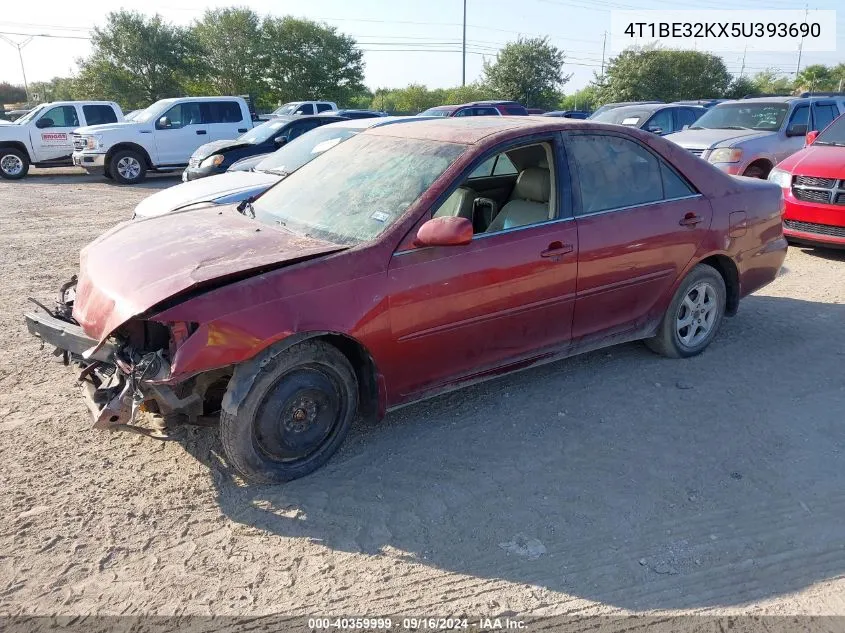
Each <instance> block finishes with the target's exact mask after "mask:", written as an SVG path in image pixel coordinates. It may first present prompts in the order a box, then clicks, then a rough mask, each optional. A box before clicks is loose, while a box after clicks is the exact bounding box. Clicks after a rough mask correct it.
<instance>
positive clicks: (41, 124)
mask: <svg viewBox="0 0 845 633" xmlns="http://www.w3.org/2000/svg"><path fill="white" fill-rule="evenodd" d="M54 125H56V123H55V121H53V119H51V118H50V117H46V116H45V117H42V118H40V119H38V120H37V121H36V122H35V127H37V128H39V129H44V128H45V127H53V126H54Z"/></svg>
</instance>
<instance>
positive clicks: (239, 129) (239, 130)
mask: <svg viewBox="0 0 845 633" xmlns="http://www.w3.org/2000/svg"><path fill="white" fill-rule="evenodd" d="M246 131H247V130H246V128H245V127H239V128H238V132H240V133H241V134H243V133H244V132H246Z"/></svg>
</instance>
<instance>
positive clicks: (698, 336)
mask: <svg viewBox="0 0 845 633" xmlns="http://www.w3.org/2000/svg"><path fill="white" fill-rule="evenodd" d="M781 207H782V199H781V192H780V190H779V188H778V187H776V186H774V185H772V184H771V183H768V182H766V181H760V180H753V181H752V180H747V179H738V178H733V177H731V176H728V175H726V174H723V173H722V172H720V171H719V170H718V169H716V168H715V167H712V166H710V165H707V164H706V163H704V162H702V161H701V160H699V159H698V158H696V157H695V156H694V155H692V154H691V153H689V152H687V151H686V150H684V149H682V148H679V147H678V146H677V145H675V144H674V143H672V142H671V141H668V140H665V139H663V138H660V137H658V136H655V135H652V134H649V133H647V132H642V131H640V130H636V129H628V128H622V127H619V126H610V125H605V124H601V123H594V122H592V121H577V120H567V119H556V118H543V119H541V118H539V117H538V118H529V117H522V118H518V117H513V118H508V117H498V118H493V117H489V118H476V119H450V120H440V121H431V120H421V121H415V122H410V123H406V124H404V125H389V126H384V127H377V128H371V129H370V130H367V131H365V132H362V133H361V134H359V135H358V136H356V137H354V138H352V139H350V140H348V141H346V142H345V143H342V144H340V145H338V146H337V147H335V148H333V149H332V150H330V151H328V152H326V153H324V154H322V155H321V156H319V157H318V158H316V159H315V160H313V161H312V162H310V163H308V164H307V165H305V166H303V167H301V168H300V169H298V170H297V171H295V172H294V173H292V174H290V175H289V176H288V177H287V178H285V179H284V180H282V181H281V182H280V183H279V184H277V185H275V186H274V187H273V188H271V189H269V190H268V191H267V192H266V193H264V194H263V195H262V196H261V197H259V198H258V199H257V200H254V201H245V202H243V203H241V204H240V205H239V206H238V207H235V206H231V207H222V208H221V207H220V206H208V207H198V208H197V207H195V208H191V209H189V210H186V211H183V212H180V213H172V214H168V215H165V216H160V217H155V218H149V219H144V220H140V221H138V220H136V221H134V222H127V223H123V224H120V225H118V226H116V227H115V228H113V229H112V230H110V231H109V232H107V233H106V234H104V235H103V236H101V237H100V238H98V239H97V240H95V241H94V242H92V243H91V244H89V245H88V246H87V247H86V248H85V249H84V250H83V251H82V255H81V272H80V275H79V280H78V282H77V281H76V280H75V279H74V280H71V282H69V283H68V284H65V286H63V288H62V290H61V296H60V300H59V302H58V305H57V307H56V309H55V311H53V312H52V313H50V314H47V313H43V314H42V313H31V314H28V315H27V316H26V321H27V323H28V327H29V329H30V331H31V332H32V333H33V334H35V335H37V336H39V337H41V339H43V340H44V341H45V342H48V343H51V344H53V345H55V346H56V347H57V348H58V349H59V350H62V351H64V354H65V358H66V359H68V360H72V361H73V362H74V363H75V364H79V366H80V374H79V379H80V381H81V382H82V383H83V384H84V393H85V399H86V402H87V403H88V406H89V408H90V410H91V412H92V414H93V417H94V420H95V427H97V428H111V429H122V430H134V431H137V432H142V433H147V434H150V433H151V432H150V431H149V429H148V428H146V427H140V426H138V425H137V424H136V423H135V420H136V418H137V414H138V413H139V412H140V411H142V410H143V411H145V412H148V413H152V414H154V417H155V416H163V417H164V418H165V419H167V420H170V419H172V418H173V417H174V416H175V417H182V418H184V419H186V420H187V421H197V420H201V419H203V418H205V417H208V416H213V415H215V414H216V413H217V412H220V424H221V437H222V443H223V447H224V449H225V451H226V453H227V455H228V459H229V462H230V463H231V465H232V466H234V468H235V469H237V470H238V471H239V472H240V473H242V474H243V475H244V476H245V477H246V478H248V479H250V480H252V481H258V482H279V481H286V480H289V479H293V478H296V477H300V476H302V475H305V474H307V473H309V472H311V471H313V470H314V469H315V468H317V467H318V466H320V465H322V464H323V463H324V462H325V461H326V460H327V459H328V458H329V457H330V456H331V454H332V453H334V451H335V450H337V448H338V446H339V445H340V443H341V442H342V441H343V438H344V436H345V435H346V433H347V431H348V429H349V427H350V425H351V424H352V421H353V419H354V418H355V417H356V415H360V416H362V417H363V418H366V419H373V420H375V419H379V418H381V417H382V416H383V415H384V414H385V412H386V411H387V410H389V409H391V408H393V407H397V406H399V405H403V404H406V403H408V402H411V401H414V400H418V399H421V398H425V397H428V396H432V395H435V394H438V393H441V392H443V391H446V390H450V389H454V388H456V387H459V386H462V385H466V384H469V383H473V382H477V381H479V380H483V379H486V378H490V377H493V376H497V375H500V374H503V373H506V372H510V371H514V370H518V369H523V368H526V367H530V366H533V365H537V364H538V363H544V362H549V361H553V360H556V359H560V358H563V357H566V356H571V355H573V354H578V353H581V352H586V351H589V350H594V349H597V348H600V347H604V346H608V345H614V344H617V343H622V342H625V341H633V340H636V339H645V340H646V342H647V343H648V345H649V346H650V347H651V348H652V349H653V350H655V351H657V352H660V353H662V354H665V355H666V356H670V357H674V358H678V357H687V356H694V355H696V354H698V353H700V352H701V351H702V350H704V348H705V347H707V345H708V344H709V343H710V341H712V340H713V337H714V336H715V335H716V331H717V329H718V328H719V324H720V322H721V320H722V317H723V316H724V315H726V314H727V315H731V314H734V313H735V312H736V310H737V308H738V306H739V300H740V299H741V298H742V297H744V296H745V295H747V294H748V293H750V292H753V291H755V290H757V289H758V288H760V287H762V286H764V285H766V284H767V283H769V282H771V281H772V280H773V279H775V276H776V275H777V272H778V270H779V268H780V266H781V264H782V262H783V260H784V257H785V255H786V241H785V240H784V238H783V234H782V231H781V212H782V208H781ZM145 419H149V418H148V417H147V416H145ZM203 421H204V420H203Z"/></svg>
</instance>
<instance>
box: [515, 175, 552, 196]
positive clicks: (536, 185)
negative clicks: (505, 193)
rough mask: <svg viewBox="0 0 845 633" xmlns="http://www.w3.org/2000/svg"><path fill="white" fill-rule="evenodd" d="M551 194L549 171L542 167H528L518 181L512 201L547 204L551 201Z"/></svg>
mask: <svg viewBox="0 0 845 633" xmlns="http://www.w3.org/2000/svg"><path fill="white" fill-rule="evenodd" d="M550 194H551V185H550V183H549V170H548V169H543V168H542V167H528V168H527V169H523V170H522V171H521V172H520V174H519V177H518V178H517V179H516V186H515V187H514V189H513V194H512V195H511V199H514V198H518V199H520V200H530V201H532V202H544V203H545V202H548V201H549V196H550Z"/></svg>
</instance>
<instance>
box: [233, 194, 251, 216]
mask: <svg viewBox="0 0 845 633" xmlns="http://www.w3.org/2000/svg"><path fill="white" fill-rule="evenodd" d="M253 202H255V196H250V197H249V198H246V199H245V200H241V202H240V204H238V206H237V207H236V208H237V210H238V212H239V213H241V214H242V215H247V214H249V217H251V218H252V219H253V220H254V219H255V207H253V206H252V203H253Z"/></svg>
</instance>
